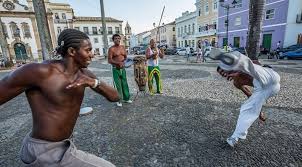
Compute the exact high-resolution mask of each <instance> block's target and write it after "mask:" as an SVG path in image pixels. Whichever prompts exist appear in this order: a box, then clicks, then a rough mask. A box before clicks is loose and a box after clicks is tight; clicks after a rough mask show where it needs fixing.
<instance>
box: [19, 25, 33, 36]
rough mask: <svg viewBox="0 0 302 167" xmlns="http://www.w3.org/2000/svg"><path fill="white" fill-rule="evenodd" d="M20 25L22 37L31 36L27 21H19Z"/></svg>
mask: <svg viewBox="0 0 302 167" xmlns="http://www.w3.org/2000/svg"><path fill="white" fill-rule="evenodd" d="M21 25H22V30H23V34H24V38H31V34H30V28H29V25H28V24H27V23H21Z"/></svg>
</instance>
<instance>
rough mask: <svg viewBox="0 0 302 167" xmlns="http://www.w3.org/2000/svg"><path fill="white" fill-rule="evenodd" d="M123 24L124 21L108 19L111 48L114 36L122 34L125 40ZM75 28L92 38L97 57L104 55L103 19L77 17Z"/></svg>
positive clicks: (74, 23)
mask: <svg viewBox="0 0 302 167" xmlns="http://www.w3.org/2000/svg"><path fill="white" fill-rule="evenodd" d="M122 23H123V21H120V20H116V19H114V18H110V17H106V27H107V34H108V35H107V38H108V45H109V46H112V45H113V41H112V35H113V34H120V35H121V37H122V39H123V35H122V34H123V32H122ZM73 28H74V29H77V30H80V31H82V32H84V33H86V34H87V35H88V36H89V38H90V41H91V44H92V47H93V48H94V53H95V54H96V55H103V53H104V49H103V48H104V43H103V27H102V20H101V17H75V18H74V21H73ZM121 43H122V42H121Z"/></svg>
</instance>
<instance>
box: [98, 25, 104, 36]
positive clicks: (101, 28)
mask: <svg viewBox="0 0 302 167" xmlns="http://www.w3.org/2000/svg"><path fill="white" fill-rule="evenodd" d="M99 31H100V32H101V35H103V34H104V32H103V27H100V30H99Z"/></svg>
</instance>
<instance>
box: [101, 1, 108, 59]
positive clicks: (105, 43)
mask: <svg viewBox="0 0 302 167" xmlns="http://www.w3.org/2000/svg"><path fill="white" fill-rule="evenodd" d="M100 5H101V14H102V27H103V43H104V50H103V52H104V56H105V58H107V50H108V39H107V28H106V21H105V10H104V1H103V0H100Z"/></svg>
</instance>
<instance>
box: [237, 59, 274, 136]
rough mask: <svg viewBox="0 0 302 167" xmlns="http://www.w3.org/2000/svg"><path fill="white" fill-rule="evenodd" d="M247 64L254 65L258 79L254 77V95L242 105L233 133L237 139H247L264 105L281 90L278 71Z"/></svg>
mask: <svg viewBox="0 0 302 167" xmlns="http://www.w3.org/2000/svg"><path fill="white" fill-rule="evenodd" d="M247 64H249V65H253V66H254V67H253V69H255V71H253V72H252V73H257V76H258V77H257V78H258V79H256V78H254V80H253V84H254V90H253V94H252V96H251V97H249V98H248V100H247V101H245V102H244V103H243V104H242V105H241V108H240V114H239V118H238V121H237V125H236V129H235V131H234V133H233V135H232V137H233V138H235V139H236V140H238V138H240V139H246V135H247V131H248V129H249V127H250V126H251V125H252V124H253V122H254V121H255V120H256V119H257V118H258V117H259V114H260V112H261V108H262V105H263V104H264V103H265V102H266V100H267V99H268V98H269V97H271V96H274V95H276V94H277V93H278V92H279V90H280V76H279V75H278V73H276V72H275V71H274V70H272V69H270V68H265V67H262V66H259V65H255V64H250V63H247ZM259 78H260V79H261V80H259Z"/></svg>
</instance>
